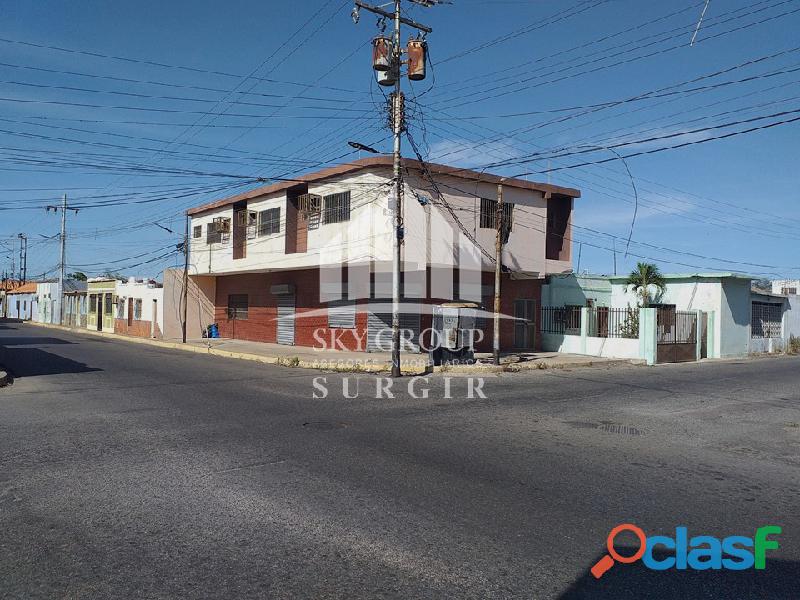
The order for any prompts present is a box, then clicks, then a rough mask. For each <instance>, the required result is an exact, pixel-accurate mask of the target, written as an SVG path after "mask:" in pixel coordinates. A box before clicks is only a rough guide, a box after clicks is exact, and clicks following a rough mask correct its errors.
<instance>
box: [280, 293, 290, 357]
mask: <svg viewBox="0 0 800 600" xmlns="http://www.w3.org/2000/svg"><path fill="white" fill-rule="evenodd" d="M277 298H278V343H279V344H286V345H288V346H293V345H294V294H280V295H278V296H277Z"/></svg>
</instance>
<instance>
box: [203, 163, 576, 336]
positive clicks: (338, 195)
mask: <svg viewBox="0 0 800 600" xmlns="http://www.w3.org/2000/svg"><path fill="white" fill-rule="evenodd" d="M403 181H404V185H403V192H402V193H403V199H402V200H403V201H402V217H403V230H402V231H403V234H404V239H403V245H402V262H403V282H402V285H403V289H402V295H403V299H404V306H405V307H407V309H406V310H404V312H403V316H402V317H401V326H402V327H403V328H404V329H407V330H409V331H410V332H411V337H412V338H413V343H416V342H417V341H418V336H419V332H420V331H421V330H424V329H425V328H426V327H427V326H428V324H429V323H430V314H429V311H426V310H425V309H424V308H423V309H421V308H420V305H429V304H432V303H439V302H442V301H451V300H461V301H471V302H475V303H478V304H482V305H484V306H489V307H490V306H491V294H492V284H493V280H494V259H493V256H494V247H495V236H496V227H495V223H496V207H497V198H498V184H499V183H502V185H503V200H504V204H505V208H504V215H505V216H504V222H505V223H506V224H507V225H508V227H507V230H506V231H505V234H506V235H505V237H506V238H507V239H506V243H505V245H504V248H503V256H502V264H503V268H504V269H503V270H504V275H503V290H504V293H503V298H504V304H503V307H502V311H503V313H504V314H506V315H508V316H512V317H515V318H516V320H515V319H508V320H505V321H504V322H503V324H502V326H501V331H500V336H501V346H503V347H505V348H511V347H517V348H529V349H533V348H535V347H537V346H538V336H537V333H536V318H535V315H536V312H537V310H538V307H539V306H541V286H542V283H543V282H544V277H545V276H546V275H548V274H552V273H562V272H568V271H570V270H571V266H572V243H571V226H572V211H573V200H574V199H575V198H578V197H579V196H580V192H578V191H577V190H574V189H570V188H564V187H559V186H556V185H549V184H543V183H535V182H531V181H526V180H522V179H513V178H508V179H503V178H500V177H498V176H495V175H491V174H486V173H478V172H475V171H470V170H467V169H458V168H455V167H447V166H444V165H434V164H422V163H420V162H418V161H414V160H404V161H403ZM393 196H394V192H393V175H392V159H391V157H386V156H381V157H374V158H367V159H362V160H357V161H354V162H351V163H346V164H343V165H339V166H336V167H332V168H329V169H324V170H322V171H318V172H316V173H312V174H308V175H302V176H299V177H296V178H293V179H291V180H287V181H281V182H278V183H275V184H272V185H268V186H265V187H262V188H258V189H255V190H252V191H250V192H246V193H243V194H239V195H237V196H234V197H231V198H225V199H222V200H219V201H216V202H212V203H210V204H206V205H204V206H199V207H197V208H193V209H191V210H189V211H188V214H189V218H190V257H189V266H190V271H189V272H190V275H191V277H192V279H193V280H195V281H196V282H197V281H199V280H205V281H203V283H202V284H198V285H197V286H196V288H195V289H198V290H206V292H205V293H207V294H208V295H209V297H208V301H209V302H210V303H212V304H213V306H214V320H215V321H216V322H217V324H218V326H219V331H220V333H221V335H222V336H223V337H232V338H243V339H251V340H257V341H266V342H278V343H285V344H300V345H306V346H318V345H320V340H321V339H330V338H331V337H332V336H335V337H336V339H337V344H338V346H339V347H345V348H348V349H352V350H363V349H372V340H373V339H374V336H373V332H375V331H378V330H380V329H385V328H386V327H388V326H389V322H388V321H389V314H388V313H389V309H388V308H387V303H388V302H389V301H390V298H391V281H392V277H391V265H392V242H393V236H394V221H393V219H394V206H395V199H394V197H393ZM204 325H207V324H204ZM488 326H489V329H487V330H486V337H485V343H486V344H489V343H490V341H491V329H490V326H491V324H489V325H488ZM364 339H366V340H367V348H364V347H363V344H362V340H364Z"/></svg>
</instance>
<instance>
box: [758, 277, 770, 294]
mask: <svg viewBox="0 0 800 600" xmlns="http://www.w3.org/2000/svg"><path fill="white" fill-rule="evenodd" d="M753 287H754V288H755V289H757V290H762V291H766V292H771V291H772V281H771V280H769V279H756V280H755V281H754V282H753Z"/></svg>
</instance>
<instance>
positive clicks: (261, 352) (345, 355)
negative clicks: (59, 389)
mask: <svg viewBox="0 0 800 600" xmlns="http://www.w3.org/2000/svg"><path fill="white" fill-rule="evenodd" d="M26 324H30V325H33V326H35V327H46V328H52V329H63V330H67V331H71V332H73V333H80V334H86V335H94V336H102V337H110V338H115V339H119V340H123V341H128V342H133V343H140V344H150V345H154V346H161V347H164V348H174V349H177V350H183V351H187V352H197V353H202V354H213V355H217V356H225V357H228V358H239V359H243V360H252V361H257V362H261V363H266V364H278V365H283V366H288V367H300V368H307V369H320V370H325V371H343V372H364V373H384V372H388V371H389V370H390V367H391V353H389V352H351V351H343V350H323V349H317V348H309V347H306V346H286V345H283V344H271V343H266V342H250V341H246V340H231V339H222V338H217V339H207V338H203V339H192V340H187V342H186V343H185V344H183V343H181V342H180V341H179V340H153V339H149V338H139V337H133V336H128V335H122V334H117V333H105V332H99V331H92V330H89V329H82V328H71V327H62V326H61V325H52V324H47V323H35V322H30V321H29V322H26ZM476 361H477V362H476V363H475V364H473V365H445V366H441V367H430V366H429V365H428V362H429V361H428V355H427V354H408V353H404V354H403V356H402V362H401V370H402V372H403V373H404V374H408V375H418V374H423V373H427V372H452V373H499V372H516V371H526V370H538V369H564V368H573V367H591V366H611V365H614V364H626V365H629V364H632V361H630V360H620V359H610V358H598V357H596V356H584V355H579V354H560V353H558V352H521V353H504V354H503V355H502V357H501V365H500V366H499V367H497V366H495V365H493V364H492V360H491V354H489V353H478V354H476Z"/></svg>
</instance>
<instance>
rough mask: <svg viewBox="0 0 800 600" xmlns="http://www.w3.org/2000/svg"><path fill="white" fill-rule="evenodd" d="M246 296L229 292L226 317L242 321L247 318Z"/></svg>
mask: <svg viewBox="0 0 800 600" xmlns="http://www.w3.org/2000/svg"><path fill="white" fill-rule="evenodd" d="M248 304H249V303H248V298H247V294H229V295H228V318H229V319H236V320H237V321H243V320H246V319H247V311H248V308H249V306H248Z"/></svg>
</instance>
